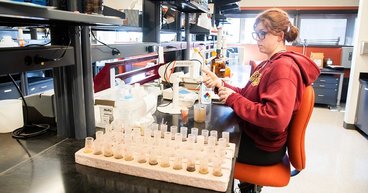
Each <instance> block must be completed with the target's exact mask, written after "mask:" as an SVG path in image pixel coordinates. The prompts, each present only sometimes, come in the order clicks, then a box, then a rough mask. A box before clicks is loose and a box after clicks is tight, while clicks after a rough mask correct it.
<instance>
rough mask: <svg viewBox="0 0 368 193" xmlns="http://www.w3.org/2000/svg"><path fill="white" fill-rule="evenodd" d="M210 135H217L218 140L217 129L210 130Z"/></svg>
mask: <svg viewBox="0 0 368 193" xmlns="http://www.w3.org/2000/svg"><path fill="white" fill-rule="evenodd" d="M210 136H213V137H215V138H216V141H217V137H218V135H217V131H216V130H211V131H210Z"/></svg>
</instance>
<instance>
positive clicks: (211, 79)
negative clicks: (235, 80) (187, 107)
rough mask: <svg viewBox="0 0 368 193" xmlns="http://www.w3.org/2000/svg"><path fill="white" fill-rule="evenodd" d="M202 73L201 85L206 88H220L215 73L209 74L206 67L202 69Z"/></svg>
mask: <svg viewBox="0 0 368 193" xmlns="http://www.w3.org/2000/svg"><path fill="white" fill-rule="evenodd" d="M202 72H203V73H204V76H203V83H204V85H205V86H206V87H207V88H213V87H217V88H220V87H221V86H222V81H221V79H220V78H219V77H217V76H216V74H215V73H213V72H211V71H210V70H209V69H208V68H207V67H203V68H202Z"/></svg>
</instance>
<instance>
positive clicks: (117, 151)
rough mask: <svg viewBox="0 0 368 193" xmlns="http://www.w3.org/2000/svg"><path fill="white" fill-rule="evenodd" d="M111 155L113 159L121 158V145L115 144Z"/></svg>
mask: <svg viewBox="0 0 368 193" xmlns="http://www.w3.org/2000/svg"><path fill="white" fill-rule="evenodd" d="M113 154H114V158H115V159H121V158H123V147H122V144H117V143H116V144H115V145H114V147H113Z"/></svg>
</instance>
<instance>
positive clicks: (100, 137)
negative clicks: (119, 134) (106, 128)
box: [96, 131, 104, 140]
mask: <svg viewBox="0 0 368 193" xmlns="http://www.w3.org/2000/svg"><path fill="white" fill-rule="evenodd" d="M103 135H104V133H103V131H97V132H96V140H97V139H102V138H103Z"/></svg>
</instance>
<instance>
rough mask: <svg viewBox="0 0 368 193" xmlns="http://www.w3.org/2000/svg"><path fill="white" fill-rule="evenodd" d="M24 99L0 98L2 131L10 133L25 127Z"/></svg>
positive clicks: (0, 130) (0, 127)
mask: <svg viewBox="0 0 368 193" xmlns="http://www.w3.org/2000/svg"><path fill="white" fill-rule="evenodd" d="M22 106H23V105H22V100H18V99H9V100H0V107H1V108H0V133H9V132H12V131H14V130H15V129H18V128H20V127H23V125H24V121H23V107H22Z"/></svg>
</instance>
